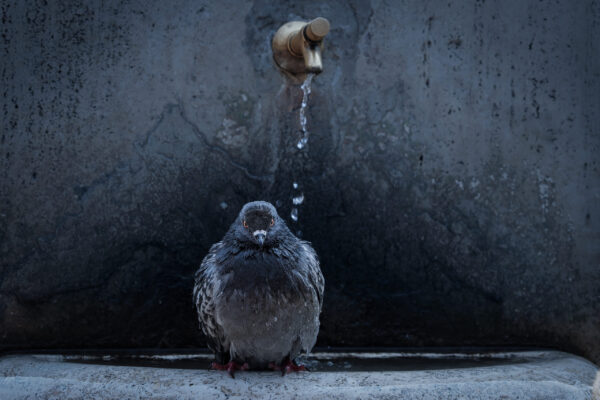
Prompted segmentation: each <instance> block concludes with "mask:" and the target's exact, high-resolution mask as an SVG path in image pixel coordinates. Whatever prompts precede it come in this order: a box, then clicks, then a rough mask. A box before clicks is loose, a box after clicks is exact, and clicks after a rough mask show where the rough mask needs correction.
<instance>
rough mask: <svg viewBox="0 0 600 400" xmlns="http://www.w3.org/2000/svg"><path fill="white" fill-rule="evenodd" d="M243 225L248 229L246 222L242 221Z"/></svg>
mask: <svg viewBox="0 0 600 400" xmlns="http://www.w3.org/2000/svg"><path fill="white" fill-rule="evenodd" d="M242 225H244V228H248V224H247V223H246V220H243V221H242Z"/></svg>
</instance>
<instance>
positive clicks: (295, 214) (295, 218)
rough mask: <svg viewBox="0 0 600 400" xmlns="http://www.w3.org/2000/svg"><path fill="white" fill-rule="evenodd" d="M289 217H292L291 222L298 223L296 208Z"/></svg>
mask: <svg viewBox="0 0 600 400" xmlns="http://www.w3.org/2000/svg"><path fill="white" fill-rule="evenodd" d="M290 217H292V221H294V222H296V221H298V209H297V208H296V207H294V208H292V213H291V214H290Z"/></svg>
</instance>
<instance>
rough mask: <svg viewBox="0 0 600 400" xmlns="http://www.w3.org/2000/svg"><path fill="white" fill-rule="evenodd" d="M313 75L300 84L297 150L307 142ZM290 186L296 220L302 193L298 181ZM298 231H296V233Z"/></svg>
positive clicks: (293, 215)
mask: <svg viewBox="0 0 600 400" xmlns="http://www.w3.org/2000/svg"><path fill="white" fill-rule="evenodd" d="M314 76H315V74H308V75H307V76H306V79H305V80H304V82H303V83H302V86H300V88H301V89H302V104H301V105H300V113H299V114H300V139H299V140H298V143H297V144H296V147H297V148H298V149H299V150H302V149H304V146H306V144H307V143H308V129H307V127H306V109H307V107H308V96H309V95H310V91H311V84H312V80H313V77H314ZM292 187H293V188H294V194H293V197H292V212H291V214H290V217H291V218H292V221H294V222H298V207H299V206H300V205H302V203H304V193H303V192H302V190H301V188H300V185H299V184H298V182H294V183H293V184H292ZM299 233H300V232H299V231H298V234H299Z"/></svg>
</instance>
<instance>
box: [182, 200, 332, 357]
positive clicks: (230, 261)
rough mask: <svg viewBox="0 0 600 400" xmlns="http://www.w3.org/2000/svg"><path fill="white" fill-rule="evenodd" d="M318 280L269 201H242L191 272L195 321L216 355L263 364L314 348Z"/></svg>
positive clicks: (308, 254)
mask: <svg viewBox="0 0 600 400" xmlns="http://www.w3.org/2000/svg"><path fill="white" fill-rule="evenodd" d="M323 289H324V279H323V275H322V273H321V269H320V268H319V261H318V259H317V255H316V253H315V251H314V250H313V248H312V247H311V245H310V243H308V242H306V241H303V240H300V239H298V238H297V237H296V236H294V235H293V234H292V233H291V232H290V231H289V229H288V228H287V226H286V224H285V222H284V221H283V220H282V219H281V218H280V217H279V215H278V214H277V211H276V210H275V207H273V206H272V205H271V204H270V203H267V202H263V201H256V202H252V203H248V204H246V205H245V206H244V207H243V208H242V210H241V211H240V214H239V215H238V217H237V219H236V220H235V222H234V223H233V224H232V225H231V227H230V228H229V231H228V232H227V233H226V234H225V236H224V238H223V239H222V240H221V241H220V242H218V243H215V244H214V245H213V246H212V247H211V248H210V251H209V252H208V255H207V256H206V257H205V258H204V260H203V261H202V264H201V266H200V269H198V271H197V272H196V275H195V285H194V302H195V304H196V308H197V311H198V318H199V321H200V327H201V328H202V331H203V332H204V334H205V335H206V337H207V338H208V345H209V347H210V348H211V349H212V350H213V351H214V352H215V356H216V361H217V362H218V363H219V364H225V363H227V362H229V361H234V362H237V363H248V364H249V366H250V368H266V367H267V366H269V364H271V363H274V364H278V365H279V364H281V363H282V362H284V361H285V360H287V359H289V360H294V359H295V358H296V357H297V356H298V355H299V354H300V353H308V352H310V350H311V349H312V348H313V346H314V344H315V341H316V339H317V333H318V331H319V314H320V312H321V307H322V304H323Z"/></svg>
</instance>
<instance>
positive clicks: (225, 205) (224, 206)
mask: <svg viewBox="0 0 600 400" xmlns="http://www.w3.org/2000/svg"><path fill="white" fill-rule="evenodd" d="M219 206H220V207H221V208H222V209H223V210H224V209H226V208H227V207H229V204H227V203H225V202H224V201H222V202H221V204H219Z"/></svg>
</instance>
